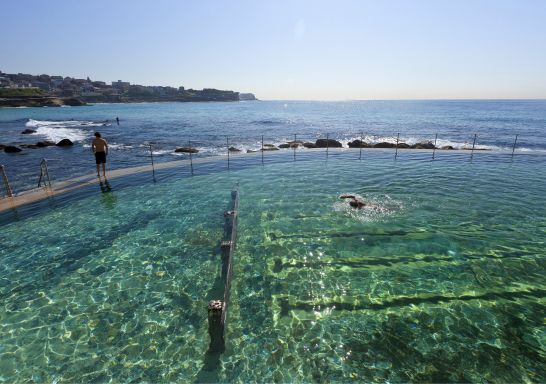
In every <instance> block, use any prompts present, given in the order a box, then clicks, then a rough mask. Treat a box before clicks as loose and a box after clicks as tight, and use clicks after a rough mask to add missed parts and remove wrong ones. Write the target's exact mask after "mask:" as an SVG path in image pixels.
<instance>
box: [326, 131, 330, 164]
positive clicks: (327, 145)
mask: <svg viewBox="0 0 546 384" xmlns="http://www.w3.org/2000/svg"><path fill="white" fill-rule="evenodd" d="M329 147H330V139H329V137H328V134H326V158H328V148H329Z"/></svg>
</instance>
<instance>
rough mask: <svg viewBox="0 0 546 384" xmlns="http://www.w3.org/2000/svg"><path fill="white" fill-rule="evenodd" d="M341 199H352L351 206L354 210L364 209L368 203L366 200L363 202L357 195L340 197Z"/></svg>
mask: <svg viewBox="0 0 546 384" xmlns="http://www.w3.org/2000/svg"><path fill="white" fill-rule="evenodd" d="M339 198H340V199H350V201H349V205H350V206H351V207H353V208H357V209H362V208H364V207H365V206H366V203H365V202H364V200H362V199H361V198H360V197H357V196H356V195H345V194H344V195H340V196H339Z"/></svg>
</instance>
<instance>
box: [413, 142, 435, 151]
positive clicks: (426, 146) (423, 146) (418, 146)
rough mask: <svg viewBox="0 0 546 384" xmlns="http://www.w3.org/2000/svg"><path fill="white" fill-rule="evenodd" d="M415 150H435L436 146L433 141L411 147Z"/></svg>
mask: <svg viewBox="0 0 546 384" xmlns="http://www.w3.org/2000/svg"><path fill="white" fill-rule="evenodd" d="M411 148H413V149H434V144H432V142H431V141H422V142H420V143H417V144H413V145H412V146H411Z"/></svg>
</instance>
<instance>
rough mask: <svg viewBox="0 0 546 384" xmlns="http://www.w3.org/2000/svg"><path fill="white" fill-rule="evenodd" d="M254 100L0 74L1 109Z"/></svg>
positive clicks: (165, 88)
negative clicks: (95, 104) (97, 104)
mask: <svg viewBox="0 0 546 384" xmlns="http://www.w3.org/2000/svg"><path fill="white" fill-rule="evenodd" d="M240 100H245V101H246V100H256V97H255V96H254V95H253V94H252V93H239V92H235V91H229V90H220V89H215V88H203V89H202V90H196V89H186V88H185V87H182V86H180V87H177V88H175V87H170V86H154V85H151V86H148V85H147V86H144V85H138V84H131V83H129V82H128V81H121V80H118V81H112V83H111V85H110V84H107V83H106V82H104V81H92V80H91V79H90V78H89V77H88V78H87V79H75V78H72V77H62V76H49V75H37V76H35V75H29V74H24V73H17V74H9V73H3V72H1V71H0V107H55V106H63V105H71V106H72V105H74V106H76V105H85V104H86V103H140V102H195V101H199V102H200V101H240Z"/></svg>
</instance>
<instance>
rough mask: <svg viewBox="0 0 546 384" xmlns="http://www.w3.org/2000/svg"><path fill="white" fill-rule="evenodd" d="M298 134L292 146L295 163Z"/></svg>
mask: <svg viewBox="0 0 546 384" xmlns="http://www.w3.org/2000/svg"><path fill="white" fill-rule="evenodd" d="M296 145H297V144H296V134H294V144H292V147H293V148H294V161H296Z"/></svg>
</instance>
